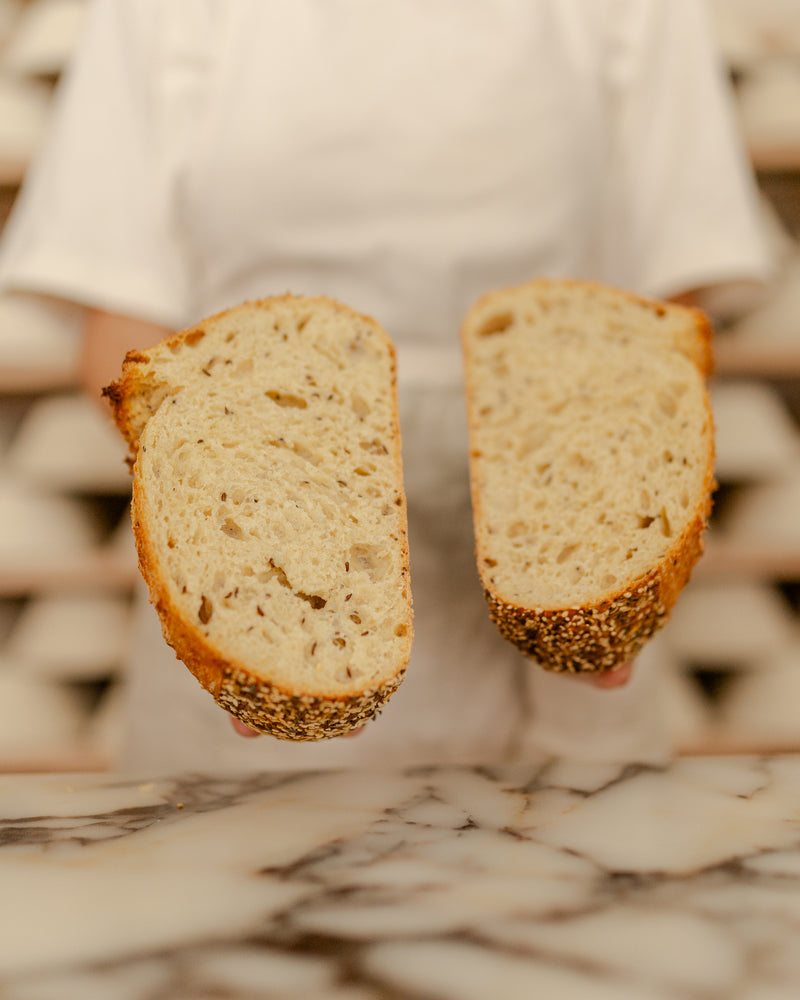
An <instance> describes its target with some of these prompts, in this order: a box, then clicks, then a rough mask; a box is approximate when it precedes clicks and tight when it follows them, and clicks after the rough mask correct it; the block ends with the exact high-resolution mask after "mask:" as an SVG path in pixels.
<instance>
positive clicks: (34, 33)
mask: <svg viewBox="0 0 800 1000" xmlns="http://www.w3.org/2000/svg"><path fill="white" fill-rule="evenodd" d="M86 7H87V3H86V0H30V2H29V3H27V4H26V5H25V7H24V9H23V11H22V14H21V16H20V17H19V18H18V19H17V21H16V24H15V25H14V26H13V30H12V32H11V36H10V39H9V42H8V45H7V47H6V50H5V53H4V57H3V60H2V66H3V68H4V69H5V70H7V71H9V72H12V73H18V74H20V75H27V76H56V75H58V74H59V73H61V72H62V71H63V70H64V68H65V67H66V65H67V63H68V62H69V60H70V57H71V56H72V53H73V52H74V51H75V45H76V43H77V41H78V38H79V36H80V32H81V29H82V27H83V18H84V14H85V13H86Z"/></svg>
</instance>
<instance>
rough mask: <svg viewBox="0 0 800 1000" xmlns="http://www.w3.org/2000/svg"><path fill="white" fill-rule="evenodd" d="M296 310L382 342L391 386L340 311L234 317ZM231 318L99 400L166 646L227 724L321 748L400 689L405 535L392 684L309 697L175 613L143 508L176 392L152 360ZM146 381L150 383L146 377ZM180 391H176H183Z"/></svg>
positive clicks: (265, 305) (322, 690)
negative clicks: (104, 401)
mask: <svg viewBox="0 0 800 1000" xmlns="http://www.w3.org/2000/svg"><path fill="white" fill-rule="evenodd" d="M286 304H288V305H289V306H290V307H295V306H296V307H297V308H298V309H302V310H303V311H304V312H305V313H306V314H307V313H308V312H309V309H311V310H320V311H321V312H323V313H325V312H328V313H330V312H334V313H337V314H338V315H339V316H343V317H345V318H348V317H353V318H357V319H358V321H359V322H366V323H368V324H370V325H371V326H373V327H374V328H375V329H377V330H378V331H379V332H380V335H381V336H382V337H383V338H385V343H386V345H387V347H388V349H389V351H390V354H391V361H392V379H393V380H394V349H393V347H392V346H391V344H390V343H389V341H388V337H386V335H385V333H383V331H382V330H381V329H380V327H379V326H378V324H376V323H374V321H373V320H371V319H370V318H368V317H364V316H359V315H358V314H357V313H355V312H353V311H352V310H350V309H348V308H347V307H346V306H343V305H341V304H340V303H337V302H334V301H332V300H330V299H326V298H324V297H318V298H314V299H304V298H299V297H297V298H296V297H294V296H291V295H284V296H279V297H275V298H272V299H264V300H260V301H258V302H252V303H245V304H244V305H243V306H241V307H237V308H239V309H245V308H246V309H250V310H252V309H253V308H255V309H263V310H265V311H266V312H269V310H270V309H271V308H272V307H273V305H275V306H276V307H282V306H283V305H286ZM236 312H237V309H231V310H226V311H225V312H223V313H219V314H217V315H216V316H212V317H210V318H208V319H206V320H204V321H203V322H201V323H200V324H198V325H197V326H195V327H192V328H190V329H188V330H184V331H181V332H179V333H177V334H175V335H173V336H171V337H169V338H167V339H166V340H165V341H163V342H162V343H161V344H160V345H158V346H157V347H155V348H153V349H152V350H150V351H147V352H129V354H128V355H127V357H126V359H125V362H124V365H123V372H122V377H121V378H120V379H119V380H118V381H117V382H114V383H113V384H112V385H110V386H108V387H107V388H106V389H104V390H103V394H104V395H105V396H106V397H107V398H108V400H109V402H110V404H111V408H112V411H113V414H114V418H115V421H116V423H117V426H118V427H119V429H120V432H121V433H122V434H123V436H124V437H125V438H126V440H127V441H128V444H129V449H130V458H129V464H130V465H131V468H132V472H133V489H132V502H131V515H132V523H133V531H134V538H135V542H136V548H137V553H138V558H139V569H140V572H141V574H142V577H143V579H144V581H145V583H146V585H147V589H148V593H149V597H150V601H151V603H152V604H153V605H154V607H155V609H156V611H157V613H158V616H159V619H160V621H161V626H162V632H163V635H164V638H165V640H166V642H167V643H168V644H169V645H170V646H171V647H172V648H173V650H174V651H175V653H176V655H177V657H178V658H179V659H180V660H181V661H183V663H184V664H185V665H186V666H187V667H188V669H189V670H190V671H191V673H192V674H193V675H194V676H195V677H196V679H197V680H198V681H199V682H200V684H201V685H202V686H203V687H204V688H205V689H206V690H207V691H209V692H210V693H211V695H212V696H213V697H214V699H215V700H216V701H217V703H218V704H219V705H220V706H221V707H222V708H224V709H225V710H226V711H227V712H229V713H230V714H231V715H233V716H235V717H236V718H238V719H240V720H241V721H242V722H244V723H246V724H247V725H248V726H250V727H251V728H253V729H255V730H257V731H259V732H264V733H268V734H270V735H272V736H275V737H278V738H280V739H285V740H292V741H318V740H323V739H329V738H332V737H336V736H341V735H344V734H345V733H347V732H349V731H351V730H352V729H354V728H357V727H358V726H360V725H362V724H363V723H364V722H366V721H367V720H369V719H374V718H375V717H376V715H377V714H378V713H379V711H380V710H381V708H382V707H383V706H384V705H385V703H386V701H387V700H388V699H389V698H390V697H391V695H392V694H394V692H395V691H396V690H397V688H398V687H399V686H400V683H401V682H402V680H403V677H404V674H405V669H406V664H407V661H408V657H409V654H410V647H411V641H412V635H413V620H412V614H411V598H410V588H409V583H408V579H409V568H408V561H409V557H408V540H407V532H406V531H403V533H402V534H401V535H400V537H399V538H398V540H397V542H396V543H395V544H396V545H397V546H398V547H399V550H400V559H401V563H402V580H403V585H402V587H403V593H404V595H405V598H406V615H405V618H404V625H403V629H404V631H403V632H402V633H396V634H402V635H403V638H402V639H401V640H399V641H398V643H397V646H398V648H399V657H398V660H397V662H396V663H395V665H394V669H393V671H392V672H391V674H390V676H386V673H387V672H386V670H385V669H384V670H383V676H382V678H381V679H380V681H379V682H378V683H373V684H365V685H361V687H358V686H357V685H356V684H355V682H353V683H349V684H348V685H346V690H345V691H344V692H342V693H339V692H338V691H337V690H336V686H335V685H332V684H331V685H328V687H327V688H326V686H325V683H324V681H323V682H321V683H320V684H318V685H317V689H316V690H309V689H308V688H307V687H304V686H303V685H302V684H286V683H280V682H277V681H276V680H274V679H273V678H270V677H269V676H268V673H269V671H268V669H265V668H264V667H263V666H262V665H254V664H248V663H247V662H244V661H242V660H241V659H237V658H236V657H232V656H231V655H229V654H227V653H226V652H225V651H224V650H222V649H220V648H218V647H217V646H216V645H214V644H213V643H212V642H209V641H208V640H207V638H206V637H205V636H204V635H203V630H202V629H201V628H199V627H198V625H197V623H196V622H195V621H193V620H190V619H189V618H188V617H187V615H186V613H185V612H184V610H182V609H181V608H179V607H178V605H177V603H176V601H175V600H174V599H173V596H172V593H171V585H170V582H169V581H168V580H167V578H166V573H165V570H164V567H163V566H162V563H161V558H160V556H159V551H158V546H157V545H156V542H155V538H154V534H153V531H152V530H151V525H150V524H149V523H148V518H147V517H146V516H145V510H146V508H147V503H146V500H147V490H148V483H147V482H146V481H145V480H144V479H143V477H142V475H141V470H140V464H141V458H142V455H141V453H140V452H141V450H143V449H142V448H141V446H140V438H141V435H142V433H143V431H144V429H145V427H146V426H147V422H148V420H149V418H150V416H151V415H153V414H155V413H156V412H157V411H158V408H159V406H160V405H161V404H162V403H163V401H164V400H165V399H167V398H169V395H170V393H171V392H172V391H173V388H174V387H167V386H164V385H159V384H157V383H155V384H154V382H153V379H152V368H151V360H152V358H153V357H158V354H159V352H161V353H166V352H172V353H174V352H175V351H176V350H177V349H181V345H189V346H192V345H194V344H195V343H197V342H198V341H199V340H200V339H201V338H202V337H203V336H205V332H206V331H207V330H211V329H213V327H214V326H215V324H216V323H217V322H218V321H219V320H221V319H224V318H226V317H229V316H232V315H234V314H235V313H236ZM146 374H149V378H148V377H145V375H146ZM386 390H387V391H388V392H390V393H392V394H393V405H394V426H393V429H392V433H393V436H394V443H395V450H394V453H393V456H392V457H393V467H394V475H395V477H396V483H397V484H398V485H397V492H398V498H399V499H400V500H402V503H398V507H399V508H400V509H401V510H402V512H403V518H402V525H403V528H405V514H404V511H405V497H404V494H403V492H402V468H401V457H400V439H399V424H398V418H397V399H396V388H395V386H394V382H393V384H392V385H391V386H387V387H386ZM178 391H180V387H179V390H178Z"/></svg>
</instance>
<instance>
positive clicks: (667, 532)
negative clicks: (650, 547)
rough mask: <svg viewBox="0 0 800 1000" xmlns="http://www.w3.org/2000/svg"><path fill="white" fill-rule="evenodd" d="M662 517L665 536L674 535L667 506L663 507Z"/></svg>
mask: <svg viewBox="0 0 800 1000" xmlns="http://www.w3.org/2000/svg"><path fill="white" fill-rule="evenodd" d="M659 516H660V517H661V532H662V534H663V535H664V537H665V538H671V537H672V525H671V524H670V523H669V517H668V516H667V508H666V507H662V508H661V512H660V515H659Z"/></svg>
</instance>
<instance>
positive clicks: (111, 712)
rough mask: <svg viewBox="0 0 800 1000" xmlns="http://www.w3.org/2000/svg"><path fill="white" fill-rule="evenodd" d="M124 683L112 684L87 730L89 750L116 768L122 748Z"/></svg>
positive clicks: (93, 714)
mask: <svg viewBox="0 0 800 1000" xmlns="http://www.w3.org/2000/svg"><path fill="white" fill-rule="evenodd" d="M124 687H125V685H124V683H119V682H118V683H115V684H111V685H110V686H109V687H108V689H107V690H106V692H105V693H104V695H103V697H102V699H101V700H100V703H99V704H98V706H97V707H96V709H95V710H94V712H93V713H92V717H91V719H90V720H89V725H88V728H87V737H86V743H87V750H88V751H89V752H91V753H93V754H97V755H99V756H100V757H101V758H102V759H104V760H106V761H108V762H109V766H110V767H112V768H113V767H114V765H115V762H116V761H117V760H118V759H119V756H120V751H121V747H122V734H123V727H124V713H125V690H124Z"/></svg>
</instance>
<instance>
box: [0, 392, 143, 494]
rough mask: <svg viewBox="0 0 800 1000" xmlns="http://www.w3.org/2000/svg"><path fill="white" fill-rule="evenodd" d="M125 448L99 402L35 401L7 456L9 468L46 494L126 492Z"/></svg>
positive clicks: (52, 398) (72, 399) (71, 399)
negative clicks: (53, 491) (58, 492)
mask: <svg viewBox="0 0 800 1000" xmlns="http://www.w3.org/2000/svg"><path fill="white" fill-rule="evenodd" d="M127 453H128V449H127V445H126V444H125V442H124V441H123V439H122V436H121V435H120V434H119V432H118V431H117V429H116V427H115V426H114V424H113V422H112V420H111V414H110V411H109V413H108V414H106V413H104V412H103V410H102V409H101V406H100V404H99V402H97V401H95V400H92V399H89V397H88V396H83V395H79V394H76V395H64V396H50V397H45V398H42V399H40V400H38V401H37V402H36V403H34V404H33V406H32V407H31V408H30V410H29V411H28V413H27V414H26V416H25V419H24V420H23V421H22V424H21V426H20V428H19V431H18V432H17V435H16V437H15V439H14V441H13V442H12V444H11V447H10V448H9V452H8V459H7V461H8V467H9V469H10V470H11V471H12V472H16V473H17V474H18V475H20V476H22V477H23V478H24V479H25V480H26V481H27V482H31V483H34V484H36V485H37V486H40V487H44V488H46V489H54V490H66V491H69V490H81V491H89V492H100V493H127V491H128V489H129V488H130V474H129V472H128V466H127V464H126V462H125V457H126V455H127Z"/></svg>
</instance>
